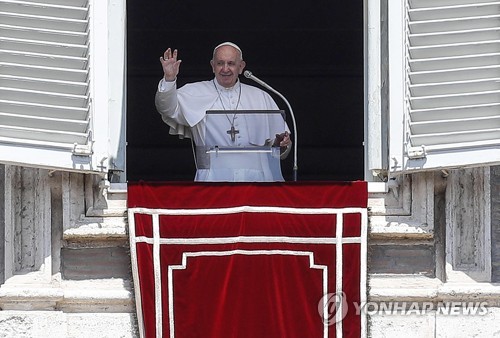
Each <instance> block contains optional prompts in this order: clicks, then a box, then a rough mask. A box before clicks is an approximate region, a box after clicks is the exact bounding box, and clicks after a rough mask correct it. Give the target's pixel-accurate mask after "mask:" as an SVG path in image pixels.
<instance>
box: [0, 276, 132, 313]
mask: <svg viewBox="0 0 500 338" xmlns="http://www.w3.org/2000/svg"><path fill="white" fill-rule="evenodd" d="M133 299H134V294H133V291H132V282H131V281H129V280H123V279H102V280H86V281H63V282H60V283H53V284H48V285H37V284H16V285H9V284H4V285H3V286H2V287H1V288H0V308H1V309H2V310H63V311H65V312H120V313H131V312H134V311H135V310H134V301H133Z"/></svg>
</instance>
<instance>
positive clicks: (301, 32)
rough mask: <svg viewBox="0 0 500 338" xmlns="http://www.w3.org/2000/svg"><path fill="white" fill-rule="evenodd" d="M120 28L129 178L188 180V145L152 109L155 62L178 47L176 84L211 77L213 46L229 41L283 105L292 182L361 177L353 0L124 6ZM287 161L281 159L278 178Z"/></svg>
mask: <svg viewBox="0 0 500 338" xmlns="http://www.w3.org/2000/svg"><path fill="white" fill-rule="evenodd" d="M127 27H128V29H127V46H128V47H127V48H128V51H127V72H128V74H127V93H128V94H127V178H128V180H129V181H137V180H148V181H166V180H192V179H193V177H194V173H195V167H194V163H193V155H192V151H191V145H190V141H189V140H179V139H178V138H177V137H174V136H171V135H169V134H168V126H167V125H166V124H164V123H163V121H162V120H161V118H160V115H159V114H158V113H157V112H156V109H155V106H154V95H155V91H156V88H157V85H158V81H159V80H160V79H161V77H162V75H163V74H162V69H161V65H160V62H159V57H160V56H161V55H162V53H163V51H164V50H165V49H166V48H167V47H172V48H177V49H178V50H179V58H180V59H182V65H181V70H180V74H179V77H178V81H177V82H178V86H179V87H180V86H182V85H183V84H185V83H187V82H192V81H198V80H207V79H212V78H213V74H212V71H211V68H210V64H209V61H210V59H211V57H212V50H213V48H214V46H216V45H217V44H219V43H220V42H223V41H232V42H235V43H236V44H238V45H239V46H240V47H241V49H242V50H243V57H244V59H245V61H246V63H247V67H246V69H248V70H251V71H252V72H253V73H254V75H256V76H257V77H259V78H260V79H262V80H264V81H266V82H267V83H268V84H269V85H271V86H272V87H273V88H275V89H276V90H278V91H279V92H281V93H282V94H283V95H284V96H285V97H286V98H287V99H288V101H289V102H290V104H291V106H292V108H293V111H294V113H295V118H296V122H297V133H298V168H299V169H298V178H299V180H358V179H363V173H364V170H363V130H364V127H363V108H364V104H363V1H362V0H352V1H340V0H316V1H308V2H305V1H285V0H276V1H273V0H243V1H237V2H236V1H234V2H224V1H223V2H211V1H201V0H164V1H159V0H149V1H139V0H128V1H127ZM241 81H242V82H245V83H249V84H254V85H257V84H255V83H252V81H250V80H248V79H246V78H244V77H242V78H241ZM257 86H258V85H257ZM272 96H273V97H274V98H275V100H276V103H277V104H278V106H280V108H281V109H284V110H286V111H287V122H288V124H289V126H290V129H291V130H293V128H292V120H291V118H290V115H289V112H288V109H287V107H286V104H285V103H284V102H283V101H282V100H281V99H280V98H279V97H276V96H275V95H274V94H272ZM292 155H293V153H292V154H291V155H290V156H289V157H288V159H287V160H285V161H283V162H282V171H283V175H284V177H285V179H286V180H291V179H292V166H293V156H292Z"/></svg>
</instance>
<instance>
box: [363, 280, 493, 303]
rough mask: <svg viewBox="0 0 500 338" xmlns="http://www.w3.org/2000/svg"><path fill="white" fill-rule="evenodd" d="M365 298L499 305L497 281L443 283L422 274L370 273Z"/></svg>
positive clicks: (375, 300)
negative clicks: (367, 291) (382, 274)
mask: <svg viewBox="0 0 500 338" xmlns="http://www.w3.org/2000/svg"><path fill="white" fill-rule="evenodd" d="M368 289H369V293H368V299H369V300H370V301H374V302H383V301H414V302H419V301H425V302H457V301H465V302H469V301H485V302H487V303H488V305H490V306H500V284H498V283H483V282H477V283H470V282H468V283H455V282H453V283H443V282H442V281H440V280H439V279H437V278H428V277H424V276H401V277H400V276H388V275H385V276H370V278H369V286H368Z"/></svg>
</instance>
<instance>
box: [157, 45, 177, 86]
mask: <svg viewBox="0 0 500 338" xmlns="http://www.w3.org/2000/svg"><path fill="white" fill-rule="evenodd" d="M160 62H161V66H162V68H163V78H164V79H165V81H174V80H175V79H176V78H177V74H179V67H180V65H181V62H182V60H177V49H174V51H173V52H172V50H171V49H170V48H168V49H167V50H166V51H165V53H163V56H161V57H160Z"/></svg>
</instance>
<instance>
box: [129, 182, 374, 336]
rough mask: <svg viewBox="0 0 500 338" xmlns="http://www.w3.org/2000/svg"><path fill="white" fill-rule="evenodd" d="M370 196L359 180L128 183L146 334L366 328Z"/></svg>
mask: <svg viewBox="0 0 500 338" xmlns="http://www.w3.org/2000/svg"><path fill="white" fill-rule="evenodd" d="M367 199H368V194H367V184H366V182H338V183H337V182H335V183H331V182H324V183H320V182H314V183H310V182H292V183H259V184H250V183H248V184H246V183H245V184H243V183H242V184H229V183H227V184H226V183H172V182H168V183H143V182H140V183H129V185H128V207H129V232H130V249H131V258H132V268H133V276H134V286H135V291H136V306H137V315H138V320H139V328H140V332H141V336H143V337H176V338H185V337H213V338H225V337H238V338H245V337H252V338H254V337H258V338H266V337H273V338H281V337H289V338H294V337H296V338H304V337H318V338H319V337H322V338H326V337H362V336H365V334H366V318H365V316H364V313H363V311H359V304H363V302H364V301H366V299H365V298H366V245H367V244H366V232H367V211H366V206H367ZM357 310H358V311H357Z"/></svg>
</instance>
